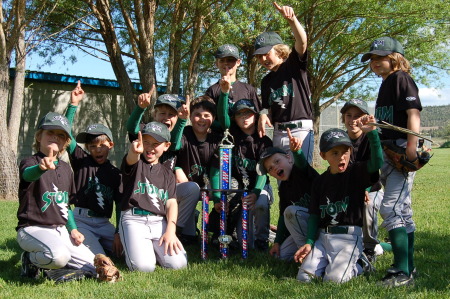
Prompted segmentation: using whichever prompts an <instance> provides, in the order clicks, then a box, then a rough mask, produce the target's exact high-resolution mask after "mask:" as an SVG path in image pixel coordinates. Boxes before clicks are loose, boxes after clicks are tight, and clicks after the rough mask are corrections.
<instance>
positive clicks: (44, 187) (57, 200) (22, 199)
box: [16, 152, 75, 229]
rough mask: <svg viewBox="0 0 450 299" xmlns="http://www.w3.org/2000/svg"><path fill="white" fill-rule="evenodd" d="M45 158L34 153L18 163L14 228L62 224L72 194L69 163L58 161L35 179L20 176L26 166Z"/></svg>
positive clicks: (64, 223) (65, 218) (73, 192)
mask: <svg viewBox="0 0 450 299" xmlns="http://www.w3.org/2000/svg"><path fill="white" fill-rule="evenodd" d="M44 157H46V156H45V155H44V154H43V153H41V152H38V153H36V154H34V155H33V156H31V157H27V158H25V159H23V160H22V161H21V162H20V166H19V173H20V183H19V209H18V211H17V218H18V219H19V223H18V225H17V228H16V229H19V228H21V227H26V226H34V225H42V226H51V227H56V226H61V225H66V222H67V218H68V207H69V202H70V201H71V200H72V199H73V197H74V195H75V186H74V182H73V172H72V169H71V168H70V166H69V164H67V163H65V162H64V161H61V160H59V161H58V165H57V166H56V169H55V170H47V171H45V172H44V173H43V174H42V175H41V176H40V178H39V179H38V180H36V181H34V182H27V181H25V180H24V179H23V172H24V170H25V169H26V168H28V167H31V166H35V165H38V164H39V163H40V162H41V160H42V159H43V158H44Z"/></svg>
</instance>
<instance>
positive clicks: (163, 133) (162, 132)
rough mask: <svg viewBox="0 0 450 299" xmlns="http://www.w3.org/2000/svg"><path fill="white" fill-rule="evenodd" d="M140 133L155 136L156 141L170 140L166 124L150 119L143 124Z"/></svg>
mask: <svg viewBox="0 0 450 299" xmlns="http://www.w3.org/2000/svg"><path fill="white" fill-rule="evenodd" d="M141 133H142V135H149V136H152V137H153V138H155V139H156V140H157V141H158V142H167V141H170V132H169V129H168V128H167V126H166V125H165V124H163V123H160V122H156V121H152V122H150V123H148V124H146V125H145V126H144V128H143V129H142V131H141Z"/></svg>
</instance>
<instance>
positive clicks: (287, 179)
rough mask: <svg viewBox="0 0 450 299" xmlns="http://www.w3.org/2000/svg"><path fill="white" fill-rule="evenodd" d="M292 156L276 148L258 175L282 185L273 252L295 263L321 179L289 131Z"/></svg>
mask: <svg viewBox="0 0 450 299" xmlns="http://www.w3.org/2000/svg"><path fill="white" fill-rule="evenodd" d="M287 133H288V136H289V148H290V150H291V152H292V153H291V154H290V153H287V152H285V151H284V150H282V149H280V148H277V147H272V148H268V149H266V151H264V153H263V154H262V155H261V159H260V161H259V162H258V165H257V166H256V171H257V172H258V174H260V175H262V174H270V175H271V176H272V177H274V178H275V179H277V180H278V181H279V182H280V185H279V187H278V194H279V198H280V203H279V210H280V215H279V218H278V225H277V233H276V237H275V242H274V244H273V246H272V248H271V249H270V251H269V253H270V255H272V256H275V257H278V258H280V259H282V260H293V259H294V254H295V252H296V251H297V249H298V248H299V247H301V246H303V245H304V244H305V242H306V232H307V224H308V217H309V212H308V207H309V198H310V197H311V184H312V182H313V180H314V179H315V178H316V177H318V176H319V174H318V173H317V171H316V170H315V169H314V168H312V167H311V165H309V163H308V162H307V161H306V157H305V156H304V154H303V151H302V149H301V144H302V143H301V141H300V139H299V138H297V137H293V136H292V135H291V132H290V130H289V129H287Z"/></svg>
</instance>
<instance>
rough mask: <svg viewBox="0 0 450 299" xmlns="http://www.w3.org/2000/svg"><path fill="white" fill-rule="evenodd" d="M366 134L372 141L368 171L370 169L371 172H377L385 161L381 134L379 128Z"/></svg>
mask: <svg viewBox="0 0 450 299" xmlns="http://www.w3.org/2000/svg"><path fill="white" fill-rule="evenodd" d="M366 136H367V138H368V139H369V143H370V159H369V161H368V162H367V171H369V173H374V172H377V171H378V170H379V169H380V168H381V166H383V163H384V159H383V150H382V148H381V141H380V136H379V135H378V132H377V130H373V131H370V132H369V133H367V134H366Z"/></svg>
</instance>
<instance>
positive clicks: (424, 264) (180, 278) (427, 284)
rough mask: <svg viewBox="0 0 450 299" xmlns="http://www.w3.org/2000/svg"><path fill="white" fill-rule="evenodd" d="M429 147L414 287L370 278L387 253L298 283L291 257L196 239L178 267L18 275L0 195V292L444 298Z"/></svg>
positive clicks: (438, 171)
mask: <svg viewBox="0 0 450 299" xmlns="http://www.w3.org/2000/svg"><path fill="white" fill-rule="evenodd" d="M433 152H434V157H433V158H432V159H431V161H430V164H429V165H427V166H426V167H424V168H423V169H422V170H420V171H419V172H418V173H417V176H416V180H415V186H414V189H413V209H414V219H415V221H416V224H417V231H416V246H415V250H416V255H415V257H416V258H415V259H416V267H417V269H418V271H419V277H418V278H417V279H416V281H415V286H414V287H409V288H405V287H403V288H398V289H385V288H383V287H379V286H377V284H376V283H377V281H379V280H380V279H381V278H382V277H383V276H384V272H385V270H386V269H387V268H388V267H389V265H390V264H391V262H392V254H391V253H385V254H384V255H383V256H381V257H379V258H378V259H377V262H376V263H375V267H376V268H377V272H375V273H374V274H373V275H371V276H370V277H364V276H361V277H358V278H355V279H353V280H351V281H350V282H348V283H345V284H341V285H338V284H333V283H321V282H315V283H312V284H300V283H298V282H297V281H296V280H295V276H296V273H297V270H298V265H296V264H290V263H285V262H281V261H279V260H276V259H274V258H272V257H270V256H269V255H268V254H264V253H255V252H250V256H249V259H248V260H245V261H242V260H241V259H240V257H239V256H238V255H236V256H231V257H230V258H229V259H228V260H219V259H218V255H217V254H216V253H214V252H211V253H210V259H209V260H208V261H207V262H203V261H201V259H200V249H199V247H198V246H197V247H196V246H191V247H188V248H187V251H188V260H189V266H188V268H187V269H184V270H179V271H169V270H164V269H161V268H158V269H157V270H156V271H155V272H154V273H138V272H129V271H128V270H127V267H126V265H125V263H124V262H123V261H117V263H116V265H117V266H118V267H119V269H120V270H121V271H122V273H123V276H124V278H125V279H124V281H122V282H118V283H115V284H107V283H99V282H97V281H95V280H85V281H81V282H69V283H65V284H59V285H56V284H54V283H53V282H51V281H47V280H44V279H42V280H38V281H34V280H30V279H25V278H21V277H20V275H19V273H20V254H21V249H20V248H19V246H18V245H17V242H16V239H15V238H16V233H15V230H14V228H15V226H16V223H17V219H16V210H17V205H18V203H17V202H6V201H0V206H1V210H2V217H1V219H0V298H15V299H18V298H46V297H49V298H402V299H405V298H427V299H428V298H450V255H449V245H450V223H449V220H450V200H449V199H450V196H449V194H450V182H449V179H448V178H449V177H450V167H449V166H450V149H435V150H433ZM277 210H278V202H277V201H276V202H275V204H274V205H273V207H272V211H273V213H272V223H276V221H275V219H276V217H277V216H278V211H277ZM380 222H381V221H380ZM380 232H381V236H380V237H381V238H383V237H384V236H386V232H385V231H384V230H380ZM211 251H212V250H211Z"/></svg>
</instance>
